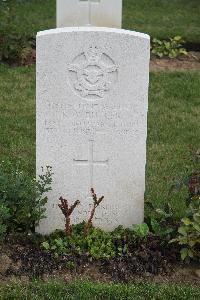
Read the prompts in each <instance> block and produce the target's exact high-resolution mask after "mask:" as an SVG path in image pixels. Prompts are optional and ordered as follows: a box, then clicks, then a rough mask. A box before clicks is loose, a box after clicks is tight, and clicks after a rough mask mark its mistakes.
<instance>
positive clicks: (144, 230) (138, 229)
mask: <svg viewBox="0 0 200 300" xmlns="http://www.w3.org/2000/svg"><path fill="white" fill-rule="evenodd" d="M130 231H131V232H132V234H133V235H134V236H135V238H136V239H137V240H140V241H141V240H144V239H146V238H147V236H148V234H149V226H148V225H147V224H146V223H142V224H136V225H133V226H132V228H131V229H130Z"/></svg>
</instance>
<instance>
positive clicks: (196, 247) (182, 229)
mask: <svg viewBox="0 0 200 300" xmlns="http://www.w3.org/2000/svg"><path fill="white" fill-rule="evenodd" d="M191 157H192V165H193V170H192V172H191V173H190V174H189V175H188V176H186V177H185V178H184V179H183V180H181V181H179V182H176V187H177V188H178V190H180V188H182V187H183V186H185V187H186V188H187V190H188V197H187V199H186V216H185V217H184V218H182V220H181V224H180V226H179V228H178V236H177V237H176V238H174V239H172V240H171V242H178V244H179V245H181V246H183V247H182V248H181V251H180V254H181V259H182V260H186V261H189V260H190V259H198V258H200V151H197V152H196V153H195V154H194V155H192V152H191Z"/></svg>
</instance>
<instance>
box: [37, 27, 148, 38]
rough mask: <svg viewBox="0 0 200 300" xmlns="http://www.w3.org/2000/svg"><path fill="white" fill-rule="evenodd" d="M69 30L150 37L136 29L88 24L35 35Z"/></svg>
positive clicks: (39, 33)
mask: <svg viewBox="0 0 200 300" xmlns="http://www.w3.org/2000/svg"><path fill="white" fill-rule="evenodd" d="M70 32H106V33H116V34H123V35H131V36H135V37H138V38H143V39H147V40H149V39H150V36H149V35H148V34H146V33H141V32H137V31H132V30H125V29H117V28H108V27H90V26H83V27H63V28H55V29H49V30H44V31H39V32H38V33H37V37H40V36H44V35H52V34H59V33H70Z"/></svg>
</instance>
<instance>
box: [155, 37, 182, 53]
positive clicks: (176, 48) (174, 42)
mask: <svg viewBox="0 0 200 300" xmlns="http://www.w3.org/2000/svg"><path fill="white" fill-rule="evenodd" d="M184 43H185V41H184V40H183V39H182V37H180V36H175V37H174V38H170V39H169V40H162V41H161V40H158V39H156V38H154V39H153V40H152V43H151V52H152V53H153V54H154V55H155V56H157V57H159V58H162V57H168V58H176V57H179V56H181V55H187V51H186V49H185V48H183V44H184Z"/></svg>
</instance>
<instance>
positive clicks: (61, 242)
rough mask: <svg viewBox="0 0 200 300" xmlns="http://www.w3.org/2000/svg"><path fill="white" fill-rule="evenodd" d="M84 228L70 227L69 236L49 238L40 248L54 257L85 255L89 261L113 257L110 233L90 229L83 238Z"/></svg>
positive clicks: (81, 226)
mask: <svg viewBox="0 0 200 300" xmlns="http://www.w3.org/2000/svg"><path fill="white" fill-rule="evenodd" d="M84 226H85V224H84V223H81V224H78V225H72V233H71V235H70V236H63V235H62V234H61V235H59V234H58V237H57V238H51V236H50V237H49V239H48V240H47V241H44V242H43V243H42V245H41V246H42V248H43V249H44V250H46V251H50V252H53V253H54V255H55V256H56V257H58V256H60V255H67V254H74V255H87V256H89V257H90V258H91V259H100V258H111V257H113V256H114V255H115V249H114V244H113V242H112V235H111V233H109V232H105V231H103V230H101V229H99V228H94V227H91V228H90V230H89V232H88V235H87V236H84V234H83V233H84Z"/></svg>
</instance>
